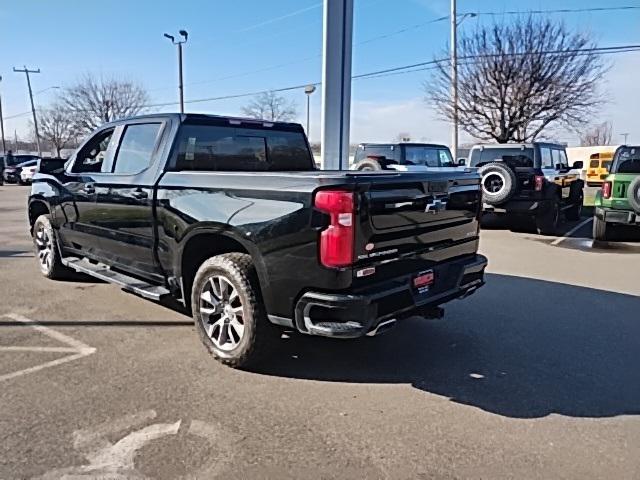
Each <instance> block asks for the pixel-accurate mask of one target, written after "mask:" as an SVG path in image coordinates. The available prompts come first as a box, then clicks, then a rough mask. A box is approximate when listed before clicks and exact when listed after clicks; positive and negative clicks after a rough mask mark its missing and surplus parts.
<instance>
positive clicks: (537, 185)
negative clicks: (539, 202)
mask: <svg viewBox="0 0 640 480" xmlns="http://www.w3.org/2000/svg"><path fill="white" fill-rule="evenodd" d="M543 186H544V176H543V175H536V177H535V188H536V192H541V191H542V187H543Z"/></svg>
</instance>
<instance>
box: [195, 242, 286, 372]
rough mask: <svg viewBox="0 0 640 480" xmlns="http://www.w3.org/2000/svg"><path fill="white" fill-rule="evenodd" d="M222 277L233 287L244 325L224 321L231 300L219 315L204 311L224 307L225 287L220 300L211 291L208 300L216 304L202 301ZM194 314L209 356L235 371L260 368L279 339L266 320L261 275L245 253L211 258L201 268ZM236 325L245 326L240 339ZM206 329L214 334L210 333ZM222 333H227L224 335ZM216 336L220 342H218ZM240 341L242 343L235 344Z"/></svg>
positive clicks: (197, 273)
mask: <svg viewBox="0 0 640 480" xmlns="http://www.w3.org/2000/svg"><path fill="white" fill-rule="evenodd" d="M220 277H222V278H223V279H224V281H226V282H228V283H229V284H230V285H231V287H232V289H234V290H232V292H233V291H235V292H237V296H236V298H237V299H238V302H239V304H236V305H239V306H236V307H235V308H236V309H240V316H241V317H242V322H239V320H235V315H234V316H233V318H234V320H229V319H227V320H224V318H223V317H224V316H227V315H228V314H227V310H226V309H227V308H230V309H232V310H233V305H234V304H233V303H232V301H231V300H230V299H229V298H227V300H228V301H227V303H226V304H225V305H224V306H220V307H219V308H221V311H220V312H218V313H213V314H207V313H204V312H203V311H202V310H203V309H204V308H207V307H205V305H209V304H210V305H212V306H214V307H215V306H216V305H221V304H224V303H225V300H224V293H223V291H222V288H223V287H222V286H220V287H219V292H220V293H221V295H220V298H219V299H215V298H214V296H215V295H217V293H216V290H215V289H212V290H211V291H210V296H209V298H213V299H214V300H216V303H213V302H208V301H207V300H204V299H203V295H205V293H206V292H205V290H206V289H207V288H209V285H213V283H214V282H215V281H216V280H215V279H220ZM220 285H222V284H220ZM225 288H226V287H225ZM203 292H205V293H203ZM231 296H233V293H232V294H231ZM234 301H235V300H234ZM191 310H192V312H193V320H194V322H195V325H196V330H197V331H198V335H199V336H200V340H201V341H202V343H203V344H204V345H205V347H206V348H207V350H208V351H209V353H211V355H213V357H214V358H216V359H217V360H218V361H220V362H221V363H223V364H225V365H228V366H230V367H233V368H248V367H255V366H257V365H258V364H259V363H260V361H261V360H263V359H264V358H265V357H266V356H267V354H268V353H269V351H270V350H271V349H272V348H273V346H274V345H275V343H276V342H277V341H278V339H279V333H280V332H279V330H278V329H277V327H275V326H274V325H272V324H271V323H270V322H269V320H268V319H267V316H266V313H265V310H264V306H263V303H262V296H261V294H260V286H259V283H258V275H257V274H256V271H255V267H254V266H253V262H252V260H251V256H249V255H247V254H244V253H225V254H223V255H217V256H215V257H211V258H209V259H208V260H206V261H205V262H204V263H203V264H202V265H201V266H200V268H199V269H198V271H197V272H196V275H195V277H194V280H193V287H192V289H191ZM223 312H224V313H223ZM217 315H220V317H217ZM233 322H236V324H238V323H241V324H242V326H243V327H242V334H241V335H240V334H239V333H238V330H237V328H236V327H232V324H233ZM215 324H219V326H218V327H216V326H215ZM225 328H226V330H225ZM207 329H210V330H211V331H210V332H207ZM223 330H224V331H225V332H226V333H223ZM216 332H217V335H216ZM210 335H211V336H210ZM216 336H217V337H218V338H217V339H215V337H216ZM238 337H239V339H238V340H237V341H236V338H238ZM230 339H231V341H230ZM229 343H230V344H232V345H233V344H235V346H228V345H227V344H229ZM219 344H222V345H219Z"/></svg>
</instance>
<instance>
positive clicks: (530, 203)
mask: <svg viewBox="0 0 640 480" xmlns="http://www.w3.org/2000/svg"><path fill="white" fill-rule="evenodd" d="M550 208H551V201H550V200H546V199H542V198H540V199H529V198H526V199H517V200H510V201H508V202H506V203H502V204H500V205H489V204H487V203H485V204H484V205H483V208H482V211H483V212H487V213H513V214H516V215H536V214H537V213H538V212H542V211H545V210H549V209H550Z"/></svg>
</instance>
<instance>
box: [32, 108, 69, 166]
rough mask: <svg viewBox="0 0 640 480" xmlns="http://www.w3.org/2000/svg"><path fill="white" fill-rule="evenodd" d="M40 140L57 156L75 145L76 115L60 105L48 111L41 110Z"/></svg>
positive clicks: (39, 122) (39, 119) (39, 116)
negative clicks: (53, 150) (64, 149)
mask: <svg viewBox="0 0 640 480" xmlns="http://www.w3.org/2000/svg"><path fill="white" fill-rule="evenodd" d="M38 124H39V127H40V128H39V132H40V138H41V139H42V140H44V142H45V143H48V144H49V145H51V147H53V148H54V149H55V152H56V156H57V157H59V156H60V151H61V150H62V149H63V148H67V147H68V146H70V145H73V144H75V143H76V142H75V139H76V137H77V133H78V132H77V131H76V121H75V117H74V114H73V113H72V112H70V111H69V110H67V109H65V108H64V107H62V106H61V105H59V104H54V105H53V106H51V108H49V109H47V110H40V113H39V115H38Z"/></svg>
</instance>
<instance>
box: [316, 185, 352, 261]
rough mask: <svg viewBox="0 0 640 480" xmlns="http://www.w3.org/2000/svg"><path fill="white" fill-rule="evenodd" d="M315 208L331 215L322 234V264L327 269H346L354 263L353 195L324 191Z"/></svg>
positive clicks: (337, 191) (318, 196)
mask: <svg viewBox="0 0 640 480" xmlns="http://www.w3.org/2000/svg"><path fill="white" fill-rule="evenodd" d="M314 205H315V207H316V208H317V209H318V210H320V211H322V212H325V213H328V214H329V217H330V219H331V220H330V224H329V227H327V228H326V229H325V230H323V231H322V233H321V234H320V262H322V264H323V265H324V266H325V267H346V266H347V265H351V264H352V263H353V239H354V234H353V230H354V225H353V211H354V207H355V205H354V201H353V193H352V192H345V191H342V190H322V191H320V192H318V193H316V198H315V202H314Z"/></svg>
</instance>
